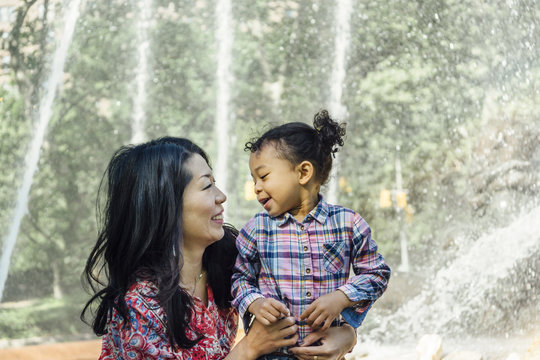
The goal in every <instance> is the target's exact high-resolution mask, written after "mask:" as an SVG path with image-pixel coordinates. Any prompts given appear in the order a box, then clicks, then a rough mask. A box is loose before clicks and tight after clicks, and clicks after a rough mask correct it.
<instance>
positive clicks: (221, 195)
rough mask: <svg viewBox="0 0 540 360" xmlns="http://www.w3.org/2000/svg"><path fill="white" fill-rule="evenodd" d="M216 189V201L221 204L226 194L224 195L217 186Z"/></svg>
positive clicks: (225, 198)
mask: <svg viewBox="0 0 540 360" xmlns="http://www.w3.org/2000/svg"><path fill="white" fill-rule="evenodd" d="M217 190H218V194H217V196H216V203H217V204H222V203H224V202H225V201H226V200H227V195H225V194H224V193H223V191H221V190H220V189H219V188H218V189H217Z"/></svg>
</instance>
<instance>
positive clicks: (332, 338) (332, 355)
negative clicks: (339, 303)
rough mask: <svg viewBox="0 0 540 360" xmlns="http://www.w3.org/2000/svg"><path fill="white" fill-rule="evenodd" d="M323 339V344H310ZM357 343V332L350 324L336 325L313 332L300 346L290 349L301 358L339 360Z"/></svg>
mask: <svg viewBox="0 0 540 360" xmlns="http://www.w3.org/2000/svg"><path fill="white" fill-rule="evenodd" d="M317 340H321V345H318V346H309V345H311V344H313V343H314V342H316V341H317ZM354 345H356V333H355V332H354V329H353V328H352V327H351V326H350V325H348V324H345V325H342V326H334V327H331V328H329V329H328V330H324V331H322V330H319V331H317V332H314V333H311V334H309V335H308V336H306V338H305V339H304V344H303V345H302V346H300V347H294V348H291V349H290V351H291V352H292V353H293V354H294V356H296V357H297V358H298V359H300V360H314V359H315V356H317V358H316V359H317V360H339V359H342V358H343V357H344V356H345V354H347V353H348V352H349V351H351V350H352V348H353V347H354Z"/></svg>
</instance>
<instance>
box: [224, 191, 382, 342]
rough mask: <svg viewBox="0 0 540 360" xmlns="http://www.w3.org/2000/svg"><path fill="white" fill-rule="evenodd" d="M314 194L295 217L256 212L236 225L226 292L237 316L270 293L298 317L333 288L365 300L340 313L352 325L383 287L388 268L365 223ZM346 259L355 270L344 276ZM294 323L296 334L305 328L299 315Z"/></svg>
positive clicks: (347, 266) (305, 332)
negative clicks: (234, 254) (229, 291)
mask: <svg viewBox="0 0 540 360" xmlns="http://www.w3.org/2000/svg"><path fill="white" fill-rule="evenodd" d="M320 199H321V200H320V201H319V203H318V204H317V206H316V207H315V208H314V209H313V210H312V211H311V212H310V213H309V214H308V215H307V216H306V217H305V219H304V221H302V222H301V223H300V222H298V221H297V220H296V219H295V218H294V217H293V216H292V215H291V214H289V213H285V214H283V215H280V216H278V217H271V216H270V215H268V213H266V212H261V213H258V214H257V215H255V216H254V217H253V218H252V219H251V220H250V221H249V222H248V223H247V224H246V226H244V228H243V229H242V230H241V231H240V234H239V235H238V238H237V240H236V246H237V248H238V251H239V254H238V258H237V260H236V265H235V272H234V274H233V278H232V279H233V285H232V294H233V297H234V300H233V306H235V307H236V308H237V309H238V311H239V313H240V316H241V317H242V318H244V316H245V315H247V314H246V312H247V308H248V307H249V305H250V304H251V303H252V302H253V301H254V300H256V299H258V298H260V297H272V298H275V299H278V300H280V301H282V302H283V303H285V304H286V305H287V306H288V308H289V310H290V311H291V314H292V315H293V316H295V317H296V318H297V319H298V318H299V317H300V314H302V312H303V311H304V310H305V309H306V307H307V306H308V305H309V304H311V303H312V302H313V301H314V300H315V299H317V298H318V297H320V296H322V295H325V294H328V293H330V292H332V291H335V290H338V289H339V290H342V291H343V292H344V293H345V294H346V295H347V297H348V298H349V300H351V301H353V302H357V301H362V300H365V301H362V303H361V304H362V306H357V307H355V308H348V309H345V310H344V311H343V312H342V313H341V314H342V316H343V317H344V318H345V320H346V321H347V322H348V323H349V324H350V325H351V326H353V327H355V328H356V327H358V326H359V325H360V324H361V322H362V321H363V319H364V317H365V315H366V313H367V310H368V309H369V307H370V306H371V304H372V303H373V301H375V300H376V299H377V298H379V296H381V295H382V293H383V292H384V290H385V289H386V285H387V283H388V279H389V277H390V268H389V267H388V265H387V264H386V263H385V261H384V259H383V257H382V256H381V255H380V254H379V253H377V244H375V241H373V239H372V238H371V230H370V228H369V226H368V224H367V223H366V222H365V220H364V219H362V217H361V216H360V215H358V214H357V213H355V212H354V211H352V210H349V209H346V208H344V207H341V206H337V205H331V204H328V203H327V202H325V201H324V200H323V199H322V196H321V197H320ZM351 265H352V268H353V271H354V273H355V276H352V277H350V278H349V272H350V269H351ZM298 325H299V339H300V340H301V339H303V338H304V337H305V336H306V335H308V334H309V333H310V332H311V328H310V327H309V325H307V324H306V323H305V322H301V321H299V320H298Z"/></svg>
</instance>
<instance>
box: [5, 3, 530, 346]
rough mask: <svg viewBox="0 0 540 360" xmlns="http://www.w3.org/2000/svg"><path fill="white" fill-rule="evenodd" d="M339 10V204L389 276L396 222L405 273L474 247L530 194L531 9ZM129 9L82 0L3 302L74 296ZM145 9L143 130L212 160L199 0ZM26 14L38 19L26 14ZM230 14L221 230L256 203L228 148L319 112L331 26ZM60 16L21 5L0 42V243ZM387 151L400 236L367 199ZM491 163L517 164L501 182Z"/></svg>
mask: <svg viewBox="0 0 540 360" xmlns="http://www.w3.org/2000/svg"><path fill="white" fill-rule="evenodd" d="M353 3H354V9H353V11H352V12H351V14H350V24H351V34H350V35H351V36H350V40H351V41H350V46H349V48H348V53H347V57H346V59H347V69H346V78H345V84H344V88H343V98H342V103H343V105H344V106H345V108H346V110H347V112H346V116H345V118H344V119H338V120H344V121H346V122H347V134H348V135H347V139H346V141H345V147H344V148H343V150H342V152H341V154H340V157H339V161H340V163H341V167H340V168H341V170H340V173H339V175H338V176H339V177H344V179H345V180H346V184H347V185H346V186H344V187H342V188H341V191H340V193H339V203H340V204H342V205H344V206H347V207H350V208H352V209H354V210H356V211H358V212H359V213H360V214H361V215H362V216H364V217H365V218H366V220H367V221H368V222H369V223H370V225H371V227H372V228H373V232H374V234H375V238H376V240H377V242H378V244H379V246H380V249H381V251H382V253H383V254H384V255H385V257H387V259H388V260H389V261H390V263H391V264H392V265H394V264H395V265H397V264H398V263H399V260H398V259H399V241H398V239H399V231H400V228H401V226H403V227H404V230H405V231H406V233H407V236H408V238H409V245H410V251H411V256H412V266H413V269H416V271H421V269H423V268H424V267H426V266H429V264H430V262H429V261H427V260H426V259H427V258H433V259H434V260H435V259H436V255H437V254H439V253H441V252H443V251H445V249H448V248H452V246H453V239H454V238H455V237H456V236H459V235H462V234H467V235H468V236H474V233H475V232H476V233H479V232H482V231H483V229H485V228H488V227H489V226H492V225H493V222H495V220H496V221H497V222H498V224H501V222H504V221H508V220H510V219H511V216H509V214H508V212H509V211H511V210H512V211H515V210H516V209H517V208H518V207H519V206H522V205H523V204H524V202H526V199H527V198H530V197H531V195H534V194H536V193H537V192H538V186H537V179H536V178H534V176H532V175H530V174H531V173H532V172H533V170H532V169H534V168H535V167H536V168H537V167H538V165H539V163H540V155H539V152H540V150H539V146H538V144H539V143H540V142H539V132H538V129H540V110H539V105H538V104H540V98H539V97H540V92H539V89H538V84H540V64H539V59H540V53H539V48H538V44H537V41H538V39H540V33H539V32H540V27H539V26H538V20H537V19H538V12H539V10H540V3H538V2H535V1H490V2H478V1H472V0H466V1H457V0H444V1H405V0H390V1H386V2H366V1H358V2H353ZM132 5H133V4H132V2H128V1H124V0H108V1H103V0H96V1H87V2H84V6H83V7H82V8H81V14H80V17H79V19H78V23H77V27H76V32H75V35H74V39H73V43H72V44H71V46H70V50H69V57H68V59H67V63H66V67H65V75H64V80H63V84H62V88H61V92H60V94H59V95H58V96H57V98H56V101H55V107H54V114H53V117H52V119H51V122H50V126H49V129H48V135H47V138H46V141H45V143H44V145H43V148H42V153H41V158H40V162H39V171H38V172H37V174H36V175H35V177H34V184H33V187H32V190H31V194H30V203H29V205H28V209H29V211H28V214H27V216H26V217H25V218H24V221H23V223H22V226H21V231H20V234H19V237H18V239H17V245H16V249H15V252H14V254H13V257H12V263H11V267H10V273H9V278H8V281H7V284H6V290H5V293H4V300H5V301H15V300H23V299H27V298H32V297H43V296H53V295H55V296H56V297H58V298H61V297H63V296H64V297H65V296H68V299H73V298H71V297H70V296H73V295H77V294H81V293H82V289H81V286H80V283H79V276H80V273H81V271H82V268H83V266H84V262H85V261H86V257H87V255H88V253H89V251H90V249H91V247H92V246H93V244H94V242H95V240H96V234H97V227H96V226H97V225H96V214H95V204H96V194H97V189H98V187H99V183H100V180H101V177H102V174H103V171H104V169H105V167H106V165H107V163H108V160H109V158H110V156H111V155H112V153H113V152H114V151H115V150H116V149H117V148H118V147H119V146H121V145H123V144H127V143H128V142H129V139H130V138H131V121H132V110H133V107H134V104H133V101H134V99H135V94H134V91H135V90H134V89H136V86H135V72H136V68H137V66H138V59H137V46H138V44H137V40H136V39H137V36H136V23H137V21H138V20H137V18H138V14H137V11H138V10H137V8H136V7H133V6H132ZM153 5H154V9H153V16H152V18H153V21H152V22H151V23H150V27H149V34H150V37H151V41H150V49H151V51H150V54H151V56H150V57H149V59H148V61H149V68H150V73H149V81H148V84H147V88H148V97H147V101H146V129H147V130H146V132H147V137H148V138H155V137H159V136H163V135H173V136H184V137H189V138H191V139H193V140H194V141H195V142H197V143H198V144H199V145H201V146H202V147H203V148H204V149H206V150H207V151H208V153H209V154H210V157H211V159H214V160H215V159H216V158H217V156H216V155H217V154H216V152H217V143H218V141H219V137H218V136H217V135H216V134H214V130H213V129H214V118H215V115H216V114H215V111H216V110H215V109H216V105H215V104H216V99H215V98H216V92H217V91H216V88H217V86H216V64H217V61H218V59H217V52H216V49H217V44H216V40H215V33H214V32H215V23H216V16H219V14H216V13H215V5H216V4H215V1H209V0H197V1H195V0H184V1H178V2H169V1H163V0H155V1H153ZM37 6H44V9H45V10H44V11H42V12H41V13H40V14H41V15H37V16H36V15H34V16H32V15H31V14H35V13H36V11H32V10H36V7H37ZM232 6H233V8H232V13H233V25H234V41H233V50H232V55H233V65H232V69H231V70H232V74H231V76H232V79H233V80H232V85H231V92H232V93H231V104H230V108H231V114H230V115H229V121H230V122H231V127H232V130H231V133H230V134H219V135H220V136H229V137H230V138H231V139H232V143H233V148H232V149H231V156H230V161H229V163H230V171H229V182H228V183H229V188H228V189H225V191H226V192H227V194H228V203H229V215H228V219H227V220H228V221H229V222H231V223H232V224H234V225H236V226H238V227H240V226H242V225H243V223H244V222H245V221H247V220H248V219H249V217H250V216H251V215H252V214H253V213H254V212H256V211H259V210H260V207H259V206H258V204H257V203H256V201H247V200H245V199H244V187H245V183H246V181H250V180H251V177H250V175H249V170H248V166H247V159H248V154H246V153H245V152H244V150H243V148H244V143H245V142H246V141H248V140H249V139H250V138H251V137H253V136H255V135H257V134H260V133H261V132H262V131H264V130H265V129H267V128H268V127H269V126H271V125H275V124H280V123H284V122H288V121H304V122H308V123H311V121H312V117H313V115H314V114H315V113H316V112H317V111H318V110H320V109H321V108H325V107H328V106H329V104H328V102H329V99H330V88H331V87H330V85H331V79H330V76H331V73H332V66H333V60H334V57H335V55H336V54H335V53H334V51H335V50H334V36H335V31H336V28H337V25H338V20H337V19H336V18H335V17H334V9H333V7H332V6H329V3H327V2H323V1H320V0H319V1H307V0H296V1H293V0H283V1H272V2H268V1H263V0H255V1H235V2H233V4H232ZM62 10H63V9H62V8H61V7H59V6H58V3H56V2H54V1H45V2H36V1H26V2H24V3H21V6H20V8H18V9H17V17H16V22H15V24H14V29H15V30H16V31H13V32H12V33H11V34H10V37H9V38H8V39H7V40H4V41H6V42H7V44H8V45H9V46H8V48H9V50H10V52H11V56H12V63H11V69H10V70H11V73H10V74H11V80H10V83H9V84H5V85H4V87H3V89H0V98H2V100H1V101H0V118H1V120H0V139H1V142H0V164H1V166H2V171H1V172H0V203H1V205H2V206H1V207H0V224H1V225H2V228H3V229H6V230H4V231H3V233H7V229H8V227H9V223H10V219H11V216H12V215H13V214H12V211H13V208H14V205H15V201H16V193H17V189H18V187H19V186H20V178H21V175H22V173H23V172H24V154H25V152H26V150H27V149H28V144H29V142H30V141H31V138H32V134H33V132H32V127H33V126H34V125H35V122H36V119H37V116H36V114H37V111H38V109H37V106H38V104H39V97H40V95H41V92H42V89H43V87H44V86H45V84H46V82H47V76H48V70H47V69H48V68H49V66H50V57H51V56H50V54H51V52H52V51H53V49H54V46H57V45H58V44H57V41H56V40H57V39H56V38H55V37H54V36H53V35H52V34H55V33H56V32H55V29H58V28H59V27H60V26H61V21H62ZM51 14H54V16H53V15H51ZM518 137H519V139H521V140H517V138H518ZM497 139H502V140H497ZM510 148H511V149H510ZM396 157H398V158H399V160H400V162H401V167H402V176H403V187H404V189H405V190H406V192H407V202H408V204H409V205H410V208H409V221H403V224H404V225H400V224H401V223H402V222H400V221H399V216H400V214H399V213H397V212H396V210H395V209H394V208H393V207H390V208H380V207H379V203H378V201H379V194H380V191H381V190H382V189H389V190H391V189H395V187H396V180H395V179H396V174H395V160H396ZM501 158H503V159H504V161H507V162H509V164H512V161H513V160H519V161H522V162H524V163H528V165H527V164H525V165H524V164H523V163H519V164H517V165H516V167H514V168H512V169H510V170H506V172H504V169H502V170H500V169H499V166H500V165H501V161H500V159H501ZM527 166H528V167H527ZM516 169H517V170H516ZM494 171H500V172H501V171H502V175H501V176H502V177H503V178H504V176H505V175H508V174H510V171H518V172H519V174H520V175H521V176H522V177H523V179H522V180H519V181H518V183H517V184H516V183H507V184H506V185H504V184H503V186H502V187H495V183H494V182H492V181H491V182H487V183H486V181H485V180H486V179H489V178H490V176H491V175H490V174H493V172H494ZM520 179H521V178H520ZM503 193H505V194H507V195H504V196H507V197H508V196H510V195H508V194H510V193H511V195H512V196H511V197H512V199H514V202H515V204H514V206H510V207H508V208H507V212H506V213H504V212H503V213H499V216H495V212H494V210H493V208H494V205H493V204H494V203H495V202H494V200H493V199H494V198H496V199H499V198H497V196H495V197H494V196H493V195H494V194H503ZM516 194H519V196H517V195H516ZM501 196H503V195H501ZM516 196H517V197H516ZM500 214H502V215H500ZM411 215H412V217H411ZM473 217H474V219H475V220H474V222H473V221H471V218H473ZM471 234H473V235H471ZM396 267H397V266H396ZM27 274H32V280H28V283H29V284H30V283H31V284H33V285H34V286H35V287H36V288H39V289H34V290H32V291H30V290H29V289H28V286H22V285H21V281H22V280H21V279H24V278H25V276H26V275H27ZM76 298H77V299H80V298H81V297H80V296H78V297H76ZM51 301H52V300H51ZM62 301H64V300H59V301H58V302H51V304H53V303H54V307H55V309H56V306H60V305H58V304H67V303H68V300H65V303H63V302H62ZM51 306H53V305H51ZM79 306H80V304H79ZM34 310H35V311H36V312H37V311H38V310H37V309H34ZM34 310H32V311H34ZM1 311H2V313H1V314H0V329H2V331H8V330H7V326H6V325H5V324H10V325H9V327H10V331H12V332H11V333H5V334H3V333H2V336H6V337H12V336H15V337H17V336H26V335H29V334H34V333H37V332H39V330H32V329H38V328H41V327H40V326H38V325H35V324H36V323H35V321H38V320H37V319H38V318H39V317H35V319H34V316H28V317H26V315H24V314H22V313H15V312H7V311H5V310H1ZM21 311H22V310H21ZM29 311H30V310H29ZM39 311H41V310H39ZM55 311H56V310H55ZM44 313H46V312H43V313H40V315H39V316H42V314H44ZM53 313H54V312H53V311H51V314H53ZM51 316H52V315H51ZM69 316H71V315H69ZM15 318H18V319H23V318H24V319H27V318H28V319H30V318H32V319H34V320H33V321H30V320H28V323H26V324H27V325H25V326H27V327H24V328H21V329H17V326H18V325H17V326H16V325H11V324H12V322H11V320H10V319H15ZM21 326H22V325H21ZM4 328H6V329H4ZM60 328H61V329H64V327H62V326H61V327H60ZM25 329H26V330H25ZM43 331H46V330H43ZM66 331H68V332H70V331H72V330H69V329H66ZM73 331H75V330H73Z"/></svg>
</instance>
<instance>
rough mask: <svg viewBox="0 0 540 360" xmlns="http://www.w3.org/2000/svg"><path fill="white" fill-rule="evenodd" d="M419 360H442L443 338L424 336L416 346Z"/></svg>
mask: <svg viewBox="0 0 540 360" xmlns="http://www.w3.org/2000/svg"><path fill="white" fill-rule="evenodd" d="M416 352H417V354H418V360H440V359H441V356H442V338H441V337H440V336H439V335H437V334H427V335H424V336H422V338H421V339H420V341H419V342H418V345H417V346H416Z"/></svg>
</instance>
